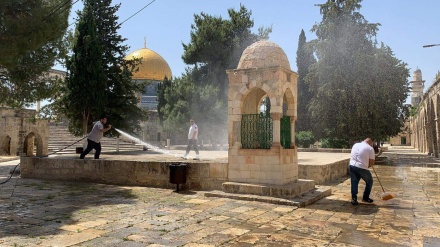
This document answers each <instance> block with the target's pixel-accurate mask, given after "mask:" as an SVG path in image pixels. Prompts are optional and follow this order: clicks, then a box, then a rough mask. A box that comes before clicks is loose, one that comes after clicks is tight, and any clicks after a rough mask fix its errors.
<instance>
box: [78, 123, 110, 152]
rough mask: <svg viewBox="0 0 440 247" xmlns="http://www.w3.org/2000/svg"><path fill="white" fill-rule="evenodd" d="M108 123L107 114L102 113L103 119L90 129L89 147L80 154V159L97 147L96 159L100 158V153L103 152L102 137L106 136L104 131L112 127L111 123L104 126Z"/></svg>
mask: <svg viewBox="0 0 440 247" xmlns="http://www.w3.org/2000/svg"><path fill="white" fill-rule="evenodd" d="M106 123H107V116H105V115H102V116H101V119H100V120H99V121H97V122H96V123H95V125H93V128H92V131H90V133H89V135H88V136H87V148H86V150H84V151H83V152H82V153H81V155H80V156H79V158H80V159H84V157H85V156H86V155H87V154H88V153H90V151H92V149H95V159H99V155H100V154H101V142H100V141H101V138H102V137H103V136H104V132H107V131H109V130H110V129H111V128H112V126H111V125H110V124H109V125H108V127H107V128H104V124H106Z"/></svg>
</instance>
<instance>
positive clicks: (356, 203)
mask: <svg viewBox="0 0 440 247" xmlns="http://www.w3.org/2000/svg"><path fill="white" fill-rule="evenodd" d="M351 204H353V206H356V205H358V204H359V202H358V200H357V199H356V198H351Z"/></svg>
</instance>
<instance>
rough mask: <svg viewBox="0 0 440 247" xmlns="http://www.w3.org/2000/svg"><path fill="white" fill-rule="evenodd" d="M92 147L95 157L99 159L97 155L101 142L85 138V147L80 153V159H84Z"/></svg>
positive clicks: (99, 151)
mask: <svg viewBox="0 0 440 247" xmlns="http://www.w3.org/2000/svg"><path fill="white" fill-rule="evenodd" d="M92 149H95V159H99V155H100V154H101V143H100V142H94V141H92V140H89V139H87V148H86V150H84V151H83V152H82V153H81V155H80V156H79V158H80V159H84V157H86V155H87V154H88V153H90V151H92Z"/></svg>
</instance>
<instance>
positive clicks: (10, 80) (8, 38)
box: [0, 0, 71, 107]
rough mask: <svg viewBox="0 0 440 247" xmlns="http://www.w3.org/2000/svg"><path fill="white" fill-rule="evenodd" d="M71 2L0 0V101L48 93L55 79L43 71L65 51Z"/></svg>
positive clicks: (24, 102)
mask: <svg viewBox="0 0 440 247" xmlns="http://www.w3.org/2000/svg"><path fill="white" fill-rule="evenodd" d="M70 7H71V3H70V1H67V2H66V1H65V0H29V1H17V0H2V1H0V54H1V56H0V104H7V105H10V106H14V107H22V106H28V105H29V104H31V103H33V102H35V101H37V100H41V99H45V98H48V97H50V96H51V95H52V94H53V92H54V88H55V87H56V86H57V83H56V81H54V80H50V79H49V78H48V77H47V76H45V75H44V72H47V71H48V70H49V69H50V68H51V67H52V66H53V64H54V62H55V60H56V59H57V58H60V57H61V56H62V55H63V54H64V53H65V51H66V49H65V43H64V42H63V35H64V34H65V31H66V28H67V25H68V16H69V12H70Z"/></svg>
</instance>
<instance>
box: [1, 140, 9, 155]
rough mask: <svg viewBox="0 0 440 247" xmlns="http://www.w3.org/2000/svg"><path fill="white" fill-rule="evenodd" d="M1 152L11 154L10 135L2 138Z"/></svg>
mask: <svg viewBox="0 0 440 247" xmlns="http://www.w3.org/2000/svg"><path fill="white" fill-rule="evenodd" d="M0 154H3V155H11V137H10V136H9V135H6V136H3V137H2V138H0Z"/></svg>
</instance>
